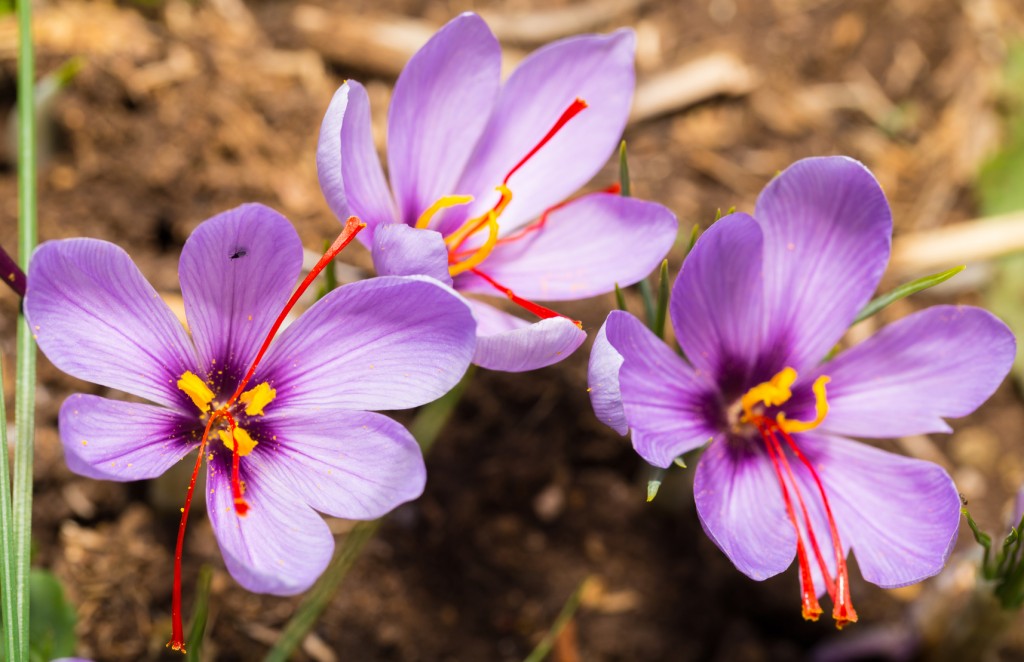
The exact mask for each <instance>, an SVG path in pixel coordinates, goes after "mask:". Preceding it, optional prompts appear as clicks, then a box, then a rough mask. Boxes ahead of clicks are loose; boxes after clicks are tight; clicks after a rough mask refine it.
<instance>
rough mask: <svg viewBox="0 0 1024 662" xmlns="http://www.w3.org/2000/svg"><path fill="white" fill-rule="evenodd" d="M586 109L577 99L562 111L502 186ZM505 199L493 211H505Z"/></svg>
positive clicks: (483, 219)
mask: <svg viewBox="0 0 1024 662" xmlns="http://www.w3.org/2000/svg"><path fill="white" fill-rule="evenodd" d="M586 108H587V102H586V101H584V100H583V99H580V98H579V97H576V99H575V100H574V101H573V102H572V103H571V104H569V107H568V108H566V109H565V110H564V111H562V114H561V116H559V118H558V119H557V120H556V121H555V123H554V125H552V127H551V128H550V129H548V132H547V133H545V134H544V137H543V138H541V139H540V141H539V142H538V143H537V144H536V145H534V146H533V149H531V150H530V151H529V152H527V153H526V156H524V157H523V158H521V159H519V162H518V163H516V164H515V165H514V166H512V169H511V170H509V171H508V174H506V175H505V178H504V179H503V180H501V183H502V185H503V186H505V187H508V180H509V179H511V178H512V175H514V174H515V173H516V171H518V170H519V169H520V168H522V167H523V166H524V165H526V162H527V161H529V160H530V159H532V158H533V157H534V155H535V154H537V152H539V151H540V150H541V148H542V147H544V145H546V144H548V143H549V142H550V141H551V139H552V138H554V137H555V134H557V133H558V132H559V131H561V130H562V128H563V127H564V126H565V125H566V124H568V123H569V120H571V119H572V118H574V117H576V116H577V115H579V114H580V112H582V111H583V110H585V109H586ZM505 197H506V196H505V193H502V194H501V198H499V199H498V202H497V203H496V204H495V205H494V207H493V209H492V210H491V211H495V212H497V211H498V210H499V209H504V208H505V206H506V205H507V204H508V202H509V201H508V200H506V199H505ZM563 204H564V203H563ZM556 208H557V207H553V208H552V209H556ZM488 216H489V214H484V215H483V216H481V217H480V218H478V219H477V220H476V223H474V224H473V226H472V228H471V229H470V230H469V232H467V233H466V236H465V237H463V239H462V241H460V242H459V245H458V246H455V247H454V248H453V250H452V252H453V253H457V252H458V251H459V249H460V248H462V245H463V244H464V243H466V240H467V239H469V238H470V237H471V236H473V235H474V234H476V232H477V230H479V229H480V228H482V227H483V226H484V225H485V224H486V223H487V217H488Z"/></svg>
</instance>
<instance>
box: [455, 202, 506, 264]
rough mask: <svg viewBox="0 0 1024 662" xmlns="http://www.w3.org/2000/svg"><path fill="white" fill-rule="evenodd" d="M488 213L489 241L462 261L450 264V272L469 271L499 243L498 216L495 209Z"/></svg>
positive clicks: (484, 258)
mask: <svg viewBox="0 0 1024 662" xmlns="http://www.w3.org/2000/svg"><path fill="white" fill-rule="evenodd" d="M487 213H488V218H487V229H488V234H487V241H485V242H484V245H483V246H481V247H480V248H478V249H476V250H475V251H473V254H472V255H470V256H469V257H467V258H466V259H465V260H463V261H462V262H456V263H455V264H452V265H449V266H448V273H450V274H451V275H452V276H458V275H459V274H461V273H462V272H464V271H469V270H470V269H472V268H473V267H475V266H477V265H478V264H480V263H481V262H483V261H484V260H486V259H487V256H488V255H490V254H491V251H492V250H494V246H495V245H496V244H497V243H498V216H497V214H495V213H494V212H493V211H491V212H487Z"/></svg>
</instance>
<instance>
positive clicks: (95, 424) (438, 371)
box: [25, 205, 475, 649]
mask: <svg viewBox="0 0 1024 662" xmlns="http://www.w3.org/2000/svg"><path fill="white" fill-rule="evenodd" d="M353 226H356V227H353ZM354 232H358V226H357V224H355V223H354V221H350V223H349V225H348V226H346V231H344V232H343V233H342V235H341V236H340V237H339V241H338V242H336V243H335V246H334V247H333V248H332V251H330V252H329V253H328V255H326V256H325V258H324V259H322V260H321V261H320V264H319V265H318V269H317V270H315V272H314V273H313V274H310V276H309V277H307V278H306V279H305V280H304V281H303V283H302V285H300V287H299V289H298V290H297V291H296V292H295V293H294V294H291V293H292V290H293V287H294V285H295V282H296V280H297V279H298V277H299V275H300V270H301V265H302V245H301V243H300V241H299V237H298V235H297V233H296V232H295V229H294V228H293V227H292V225H291V223H289V222H288V220H287V219H285V218H284V217H283V216H281V215H280V214H278V213H276V212H274V211H273V210H271V209H269V208H267V207H264V206H262V205H244V206H242V207H238V208H237V209H234V210H231V211H228V212H225V213H223V214H220V215H218V216H216V217H214V218H212V219H210V220H209V221H206V222H205V223H203V224H201V225H200V226H199V227H198V228H196V230H195V232H193V234H192V236H191V237H190V238H189V239H188V241H187V242H186V243H185V247H184V249H183V250H182V254H181V262H180V266H179V276H180V278H181V288H182V295H183V298H184V302H185V311H186V315H187V318H188V322H189V329H190V332H191V338H190V334H189V333H188V332H186V330H185V329H184V328H183V327H182V325H181V324H180V323H179V321H178V320H177V318H176V317H175V316H174V314H173V313H172V312H171V310H170V309H169V308H168V307H167V306H166V305H165V304H164V303H163V302H162V301H161V299H160V297H159V295H158V294H157V293H156V291H155V290H154V289H153V287H152V286H151V285H150V284H149V283H148V282H146V280H145V278H144V277H143V276H142V274H141V273H140V272H139V270H138V268H137V267H136V266H135V265H134V264H133V263H132V261H131V259H130V258H129V257H128V255H127V254H126V253H125V252H124V251H122V250H121V249H119V248H118V247H116V246H114V245H113V244H110V243H107V242H103V241H98V240H92V239H67V240H63V241H51V242H47V243H45V244H43V245H42V246H40V247H39V249H38V250H37V251H36V253H35V255H34V256H33V259H32V262H31V269H30V273H29V288H28V293H27V296H26V298H25V311H26V314H27V316H28V319H29V321H30V323H31V324H32V328H33V329H34V330H35V334H36V337H37V339H38V341H39V346H40V347H41V348H42V350H43V352H44V353H45V354H46V356H47V357H48V358H49V359H50V360H51V361H52V362H53V363H54V364H55V365H56V366H57V367H58V368H60V369H61V370H64V371H65V372H67V373H69V374H71V375H73V376H75V377H78V378H80V379H84V380H86V381H90V382H94V383H96V384H100V385H103V386H106V387H108V388H111V389H117V390H120V391H124V392H127V393H129V394H131V395H134V396H137V397H138V398H141V399H143V400H145V401H147V402H135V401H131V402H129V401H123V400H112V399H108V398H103V397H98V396H95V395H86V394H77V395H72V396H71V397H70V398H68V399H67V401H66V402H65V403H64V405H63V406H62V407H61V411H60V435H61V440H62V442H63V445H64V451H65V455H66V458H67V462H68V466H69V467H70V468H71V469H72V471H75V472H76V473H79V474H81V475H84V476H89V477H91V478H99V479H108V480H118V481H128V480H139V479H144V478H153V477H155V476H158V475H160V474H162V473H163V472H164V471H166V470H167V469H168V468H170V467H171V466H172V465H174V464H175V463H177V462H179V461H180V460H181V459H182V458H184V457H185V456H186V455H187V454H188V453H190V452H192V451H194V450H195V449H196V448H197V447H201V448H203V450H202V451H201V453H200V456H199V458H198V459H197V462H196V471H198V470H199V467H200V463H201V462H202V460H203V459H204V458H205V459H206V461H207V487H208V488H209V489H208V491H207V494H206V503H207V510H208V512H209V514H210V519H211V522H212V524H213V530H214V533H215V534H216V537H217V541H218V543H219V545H220V548H221V552H222V553H223V555H224V560H225V563H226V565H227V568H228V570H229V571H230V572H231V574H232V576H234V577H235V579H236V580H237V581H238V582H239V583H240V584H241V585H242V586H244V587H246V588H247V589H249V590H251V591H256V592H261V593H273V594H277V595H291V594H294V593H299V592H301V591H303V590H305V589H306V588H308V587H309V586H310V584H312V582H313V581H314V580H315V579H316V578H317V576H319V574H320V573H321V572H322V571H323V570H324V568H325V567H326V566H327V564H328V562H329V560H330V558H331V554H332V551H333V548H334V538H333V536H332V535H331V533H330V530H329V529H328V527H327V525H326V523H325V522H324V521H323V519H322V518H321V517H320V516H319V515H318V514H317V511H319V512H321V513H326V514H328V515H332V516H336V517H345V518H350V519H373V518H376V517H380V516H381V515H383V514H384V513H386V512H388V511H389V510H391V509H393V508H394V507H395V506H397V505H399V504H401V503H404V502H406V501H409V500H411V499H415V498H416V497H417V496H419V494H420V493H421V492H422V490H423V485H424V480H425V470H424V465H423V458H422V455H421V453H420V450H419V447H418V446H417V444H416V442H415V440H414V439H413V438H412V436H411V435H410V434H409V432H408V431H406V430H405V428H403V427H402V426H401V425H399V424H398V423H396V422H394V421H393V420H391V419H390V418H387V417H386V416H383V415H381V414H377V413H373V412H372V411H367V410H380V409H383V410H391V409H405V408H408V407H415V406H417V405H421V404H423V403H426V402H429V401H431V400H434V399H435V398H437V397H439V396H440V395H442V394H443V393H445V392H446V391H448V390H449V389H450V388H451V387H452V386H453V385H454V384H455V383H456V382H457V381H458V380H459V378H460V377H461V376H462V374H463V372H464V371H465V370H466V368H467V367H468V365H469V362H470V359H471V358H472V354H473V345H474V342H475V339H474V337H473V334H472V328H471V327H470V326H469V324H470V323H471V320H472V313H471V312H470V310H469V309H468V307H467V306H466V305H465V303H464V302H463V301H462V300H461V298H460V297H458V296H455V295H454V293H452V291H451V290H450V289H449V288H447V287H445V286H443V285H441V284H439V283H438V282H437V281H435V280H432V279H429V278H423V277H383V278H376V279H373V280H368V281H362V282H358V283H353V284H351V285H346V286H344V287H341V288H339V289H337V290H334V291H333V292H331V293H329V294H328V295H327V296H325V297H324V298H323V299H321V300H320V301H319V302H317V303H316V304H315V305H313V306H312V307H311V308H310V309H309V310H308V311H307V312H306V313H305V314H303V315H302V316H301V317H300V318H299V319H298V320H297V321H295V322H294V323H293V324H291V326H289V327H288V328H287V329H286V330H285V331H283V332H282V333H281V334H280V337H278V338H277V339H276V340H275V341H274V342H273V344H270V341H271V339H272V338H273V336H274V333H275V332H276V330H277V328H278V326H279V325H280V323H281V321H283V319H284V316H285V314H286V313H287V311H288V310H289V309H290V308H291V306H292V304H294V302H295V300H296V299H297V298H298V295H299V294H301V292H302V290H304V289H305V287H306V286H308V284H309V283H310V282H311V281H312V279H313V277H314V276H315V273H316V271H318V270H319V268H322V267H323V265H326V264H327V263H328V262H329V260H330V259H331V258H333V256H334V255H336V254H337V252H338V251H339V250H340V249H341V248H342V247H343V246H344V245H345V244H346V243H347V242H348V241H349V240H350V239H351V238H352V236H353V234H354ZM290 294H291V298H289V295H290ZM279 311H280V314H279ZM467 329H468V330H467ZM268 346H269V349H268ZM264 352H266V353H265V358H262V357H264ZM261 358H262V361H261V360H260V359H261ZM195 479H196V476H195V474H193V478H192V485H191V486H190V488H189V492H188V495H187V497H186V504H185V505H186V507H185V508H184V509H183V517H182V522H181V527H180V529H179V538H178V547H177V554H176V563H175V596H174V609H173V613H174V619H175V624H174V625H175V633H174V637H173V639H172V640H171V644H169V645H171V646H172V647H174V648H178V649H180V648H182V647H183V645H184V644H183V640H182V633H181V615H180V561H181V553H182V536H183V534H184V530H185V521H186V520H185V518H186V517H187V514H188V513H187V510H188V505H189V503H190V502H191V496H192V489H193V488H194V486H195Z"/></svg>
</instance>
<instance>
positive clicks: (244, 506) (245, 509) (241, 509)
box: [235, 499, 249, 517]
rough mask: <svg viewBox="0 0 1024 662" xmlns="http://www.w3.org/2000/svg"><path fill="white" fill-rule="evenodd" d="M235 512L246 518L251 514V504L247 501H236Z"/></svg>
mask: <svg viewBox="0 0 1024 662" xmlns="http://www.w3.org/2000/svg"><path fill="white" fill-rule="evenodd" d="M235 512H236V513H238V516H239V517H245V516H246V515H247V514H248V513H249V504H248V503H246V501H245V499H235Z"/></svg>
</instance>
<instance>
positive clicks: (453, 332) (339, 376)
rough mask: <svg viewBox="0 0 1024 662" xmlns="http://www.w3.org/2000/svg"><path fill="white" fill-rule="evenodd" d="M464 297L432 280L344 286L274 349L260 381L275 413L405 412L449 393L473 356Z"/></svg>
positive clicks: (292, 328)
mask: <svg viewBox="0 0 1024 662" xmlns="http://www.w3.org/2000/svg"><path fill="white" fill-rule="evenodd" d="M475 329H476V324H475V323H474V321H473V316H472V313H471V312H470V310H469V307H468V306H467V305H466V303H465V301H464V300H463V299H462V297H460V296H458V295H457V294H456V293H455V292H454V291H453V290H451V289H450V288H448V287H446V286H444V285H442V284H441V283H439V282H437V281H436V280H433V279H431V278H426V277H422V276H409V277H398V276H383V277H380V278H374V279H371V280H365V281H360V282H358V283H352V284H350V285H345V286H343V287H340V288H338V289H336V290H334V291H333V292H331V293H330V294H328V295H327V296H325V297H324V298H323V299H321V300H320V301H318V302H317V303H316V304H315V305H314V306H313V307H312V308H310V309H309V310H308V311H307V312H306V313H305V314H304V315H302V317H300V318H299V319H298V320H297V321H296V322H295V323H294V324H292V325H291V326H290V327H288V329H286V330H285V331H284V333H282V334H281V336H280V337H279V338H278V339H277V341H275V343H274V344H273V345H271V347H270V350H269V351H268V352H267V357H266V359H265V361H264V362H263V365H262V366H261V368H260V369H259V370H258V371H257V373H256V376H255V378H254V381H253V383H258V382H260V381H264V380H269V381H270V384H271V386H273V387H274V388H276V389H277V398H278V399H277V401H275V403H274V404H275V409H279V408H284V407H286V406H287V407H303V408H315V407H321V408H323V409H325V410H326V409H339V408H340V409H356V410H365V409H405V408H408V407H416V406H419V405H421V404H424V403H426V402H430V401H431V400H434V399H436V398H438V397H440V396H441V395H443V394H445V393H446V392H448V391H449V390H450V389H451V388H452V387H453V386H455V384H456V383H457V382H458V381H459V379H460V378H461V377H462V375H463V373H464V372H465V371H466V368H467V367H468V366H469V362H470V359H471V358H472V356H473V348H474V342H475V340H474V338H475Z"/></svg>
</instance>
